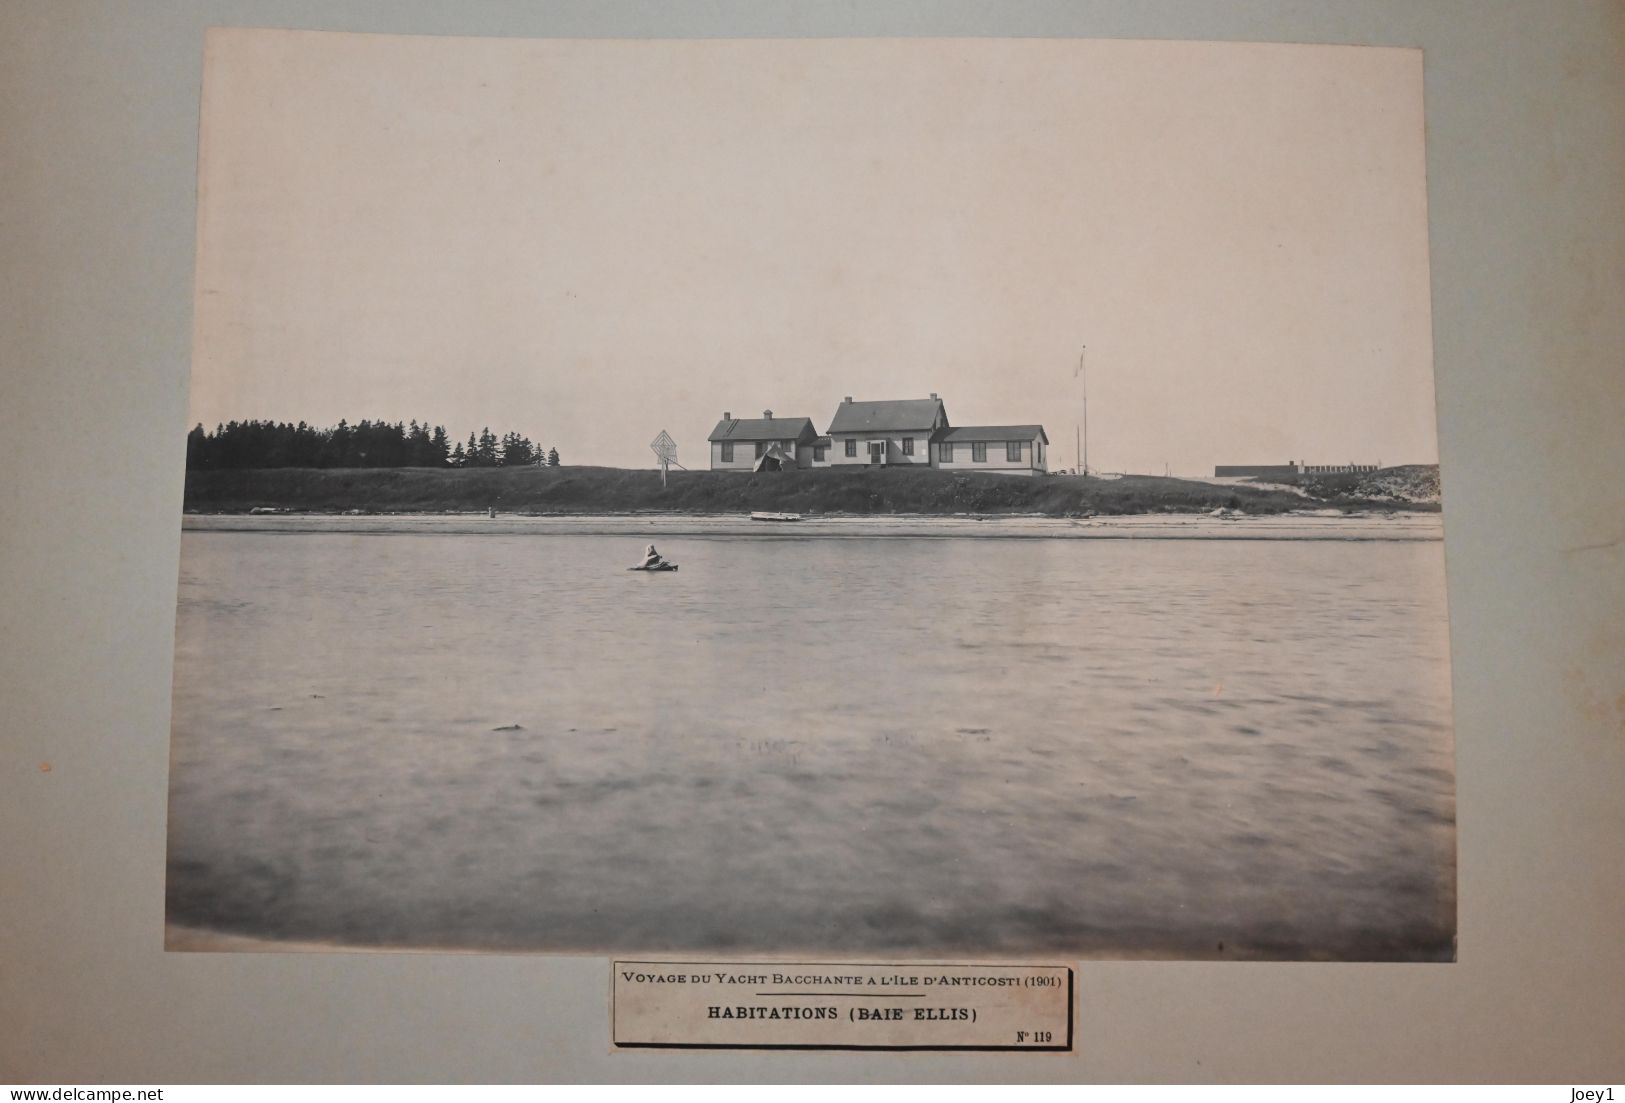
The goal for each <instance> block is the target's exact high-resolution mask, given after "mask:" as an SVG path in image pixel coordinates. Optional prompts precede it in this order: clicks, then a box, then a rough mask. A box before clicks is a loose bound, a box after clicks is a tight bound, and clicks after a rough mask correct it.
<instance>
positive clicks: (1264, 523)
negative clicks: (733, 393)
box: [182, 510, 1444, 541]
mask: <svg viewBox="0 0 1625 1103" xmlns="http://www.w3.org/2000/svg"><path fill="white" fill-rule="evenodd" d="M182 528H183V530H184V531H187V532H266V533H275V532H289V533H294V532H299V533H313V532H331V533H351V534H386V533H443V534H447V535H453V534H455V535H500V536H522V535H532V534H534V535H538V536H541V535H555V536H585V535H602V536H639V537H642V536H693V537H704V536H751V537H761V538H769V539H809V538H813V539H818V538H822V539H840V538H843V537H853V538H855V537H864V538H872V537H887V536H896V537H913V538H919V537H950V536H951V537H979V538H984V539H988V538H991V539H1068V540H1125V539H1138V540H1398V541H1418V540H1420V541H1435V540H1442V539H1443V538H1444V522H1443V519H1442V517H1441V516H1440V515H1439V514H1437V513H1356V514H1344V513H1341V512H1338V511H1335V510H1326V511H1305V512H1302V513H1291V514H1277V515H1266V516H1248V515H1242V516H1229V517H1216V516H1214V515H1212V514H1175V513H1165V514H1138V515H1131V516H1113V517H1089V518H1068V517H1042V516H1033V515H997V516H987V515H983V516H969V515H964V516H928V515H923V514H913V515H910V514H892V515H889V516H886V517H875V516H840V515H828V514H825V515H819V516H811V517H806V518H804V519H802V520H800V521H793V522H773V521H753V520H750V519H749V518H748V517H744V516H740V515H737V514H733V515H718V514H692V513H628V514H586V515H568V514H549V515H545V516H538V515H529V514H518V513H512V514H510V513H498V514H497V515H496V516H495V517H489V516H487V515H486V514H484V513H453V514H424V513H405V514H362V515H342V514H316V513H278V514H195V513H189V514H186V515H185V516H184V518H183V521H182Z"/></svg>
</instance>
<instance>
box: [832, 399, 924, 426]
mask: <svg viewBox="0 0 1625 1103" xmlns="http://www.w3.org/2000/svg"><path fill="white" fill-rule="evenodd" d="M939 417H940V418H943V419H945V417H946V415H944V414H943V411H942V399H940V398H905V399H899V400H897V401H893V402H843V403H841V404H840V405H839V406H837V407H835V416H834V417H833V418H832V419H831V420H830V423H829V431H830V432H831V433H868V432H875V431H884V430H887V429H930V428H931V427H933V426H934V425H936V424H937V422H938V420H939Z"/></svg>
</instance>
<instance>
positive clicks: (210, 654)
mask: <svg viewBox="0 0 1625 1103" xmlns="http://www.w3.org/2000/svg"><path fill="white" fill-rule="evenodd" d="M634 545H636V546H634ZM182 549H183V550H182V570H181V575H182V577H181V590H180V610H179V620H178V642H177V654H176V677H175V681H176V689H175V714H174V717H175V718H174V731H173V744H172V777H171V794H170V803H171V808H170V855H169V918H170V921H171V922H172V923H175V924H178V925H183V926H187V927H201V928H208V929H212V930H216V931H221V932H229V933H233V934H243V935H253V936H259V937H264V938H274V939H298V940H319V941H331V942H337V943H346V944H354V945H369V946H419V947H449V946H465V947H485V948H497V949H524V950H554V951H604V952H608V951H611V950H623V951H629V950H639V951H665V950H682V951H691V950H694V951H698V950H703V951H740V952H744V951H764V950H789V949H799V950H818V951H823V952H826V953H844V952H853V953H856V952H860V951H861V952H873V951H890V952H893V953H897V954H907V955H941V954H949V953H955V952H979V953H983V954H989V953H1000V954H1021V953H1029V952H1036V951H1042V952H1070V953H1076V954H1085V955H1090V954H1101V955H1142V954H1143V955H1151V956H1159V957H1225V956H1243V957H1278V958H1303V957H1312V958H1318V957H1332V958H1382V959H1389V958H1449V957H1450V956H1451V955H1452V953H1453V950H1452V943H1453V937H1454V929H1455V918H1454V916H1455V863H1454V837H1455V833H1454V818H1455V811H1454V807H1455V805H1454V781H1453V772H1452V753H1451V730H1450V718H1449V717H1450V707H1449V688H1448V651H1447V640H1446V625H1445V610H1444V587H1443V562H1442V554H1441V547H1440V545H1438V544H1338V543H1293V542H1280V543H1228V542H1207V541H1188V542H1160V541H1144V542H1142V541H1121V542H1119V541H1101V542H1093V541H1050V540H996V539H995V540H970V539H966V540H953V539H854V540H760V539H748V538H729V539H690V540H674V541H670V542H666V541H662V543H661V549H660V550H661V552H662V553H664V554H665V555H667V556H668V557H669V558H672V559H674V560H676V561H678V562H679V563H681V564H682V570H681V572H680V573H678V574H667V575H644V574H636V573H628V572H625V571H623V570H621V569H620V567H621V566H622V564H623V561H624V562H631V561H632V559H633V558H634V557H635V556H636V555H637V554H638V552H639V551H641V544H640V543H639V542H638V541H636V540H629V539H628V538H626V537H605V536H513V537H508V536H429V535H421V536H420V535H392V536H346V535H264V534H236V533H222V534H207V533H188V534H186V535H185V536H184V538H183V541H182Z"/></svg>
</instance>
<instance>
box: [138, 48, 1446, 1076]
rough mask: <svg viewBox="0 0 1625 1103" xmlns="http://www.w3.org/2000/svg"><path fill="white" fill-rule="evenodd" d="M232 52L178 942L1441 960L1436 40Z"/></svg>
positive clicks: (959, 994)
mask: <svg viewBox="0 0 1625 1103" xmlns="http://www.w3.org/2000/svg"><path fill="white" fill-rule="evenodd" d="M206 52H207V56H206V65H205V79H204V87H203V110H202V118H201V145H200V156H199V161H200V165H199V181H198V207H199V209H198V223H197V225H198V245H197V273H196V314H195V334H194V361H193V374H192V390H191V398H190V402H191V417H190V421H191V423H192V425H193V427H192V428H191V430H190V433H189V435H188V438H187V447H186V465H187V471H186V494H185V513H184V516H183V517H182V518H181V519H180V520H181V524H182V529H183V534H182V538H181V558H180V587H179V607H178V611H177V631H176V651H175V684H174V710H173V726H172V733H171V751H170V754H171V759H170V761H171V767H170V790H169V821H168V822H169V827H168V831H169V838H168V869H167V945H168V946H169V947H170V948H171V949H175V950H313V951H319V950H340V949H342V950H357V949H366V950H476V951H493V952H505V953H513V952H525V953H551V954H595V955H602V956H605V957H615V958H618V959H620V960H621V961H623V962H648V961H654V962H662V963H667V964H663V965H661V968H662V969H665V968H668V966H669V963H670V962H671V961H672V960H676V961H678V962H685V961H687V962H716V961H718V960H722V961H725V962H726V961H730V960H731V961H735V962H744V961H752V960H766V961H770V962H771V961H787V962H802V963H807V962H812V963H820V964H818V965H817V966H816V968H814V967H812V966H808V967H806V968H801V969H799V970H797V969H789V968H781V969H777V970H775V969H773V968H764V969H761V970H756V971H754V972H751V971H746V970H745V969H743V967H740V968H733V967H729V968H732V972H731V973H729V974H728V975H729V976H738V977H744V978H746V979H745V980H742V981H740V982H739V983H737V984H734V983H731V982H727V981H724V980H722V979H720V978H721V977H722V976H723V975H724V970H723V968H722V967H718V968H716V969H710V968H707V969H706V970H703V971H700V972H698V973H695V972H694V971H693V970H692V969H686V970H685V969H684V968H682V967H680V966H677V967H671V968H676V969H677V971H678V972H679V973H681V974H684V975H692V976H698V977H703V978H705V980H704V982H703V984H698V983H696V984H688V982H685V984H687V985H688V986H687V987H685V988H683V989H682V991H680V992H679V991H677V990H676V989H663V988H661V987H659V986H660V985H661V984H664V982H663V981H661V980H659V979H658V978H659V976H661V975H664V974H660V973H659V972H658V970H655V969H654V968H653V967H649V968H645V969H642V971H641V973H642V975H645V976H648V977H655V978H656V979H655V980H652V981H649V982H647V983H644V982H637V981H633V980H628V981H626V982H624V984H623V985H622V987H621V988H620V989H618V990H617V998H618V999H619V1000H621V1001H622V1005H621V1008H620V1010H621V1011H622V1012H624V1014H623V1015H622V1016H621V1018H620V1019H619V1020H618V1023H619V1025H618V1027H617V1029H624V1031H625V1032H626V1033H625V1035H624V1038H623V1040H622V1043H620V1044H626V1045H660V1044H679V1043H681V1044H688V1043H689V1042H693V1041H694V1040H695V1039H699V1042H706V1040H707V1039H710V1038H711V1033H709V1032H714V1031H716V1030H718V1029H723V1028H719V1027H718V1023H719V1022H722V1021H723V1020H731V1019H736V1018H757V1017H762V1018H764V1023H763V1025H762V1028H761V1029H762V1030H763V1032H764V1033H763V1034H762V1037H764V1038H767V1037H771V1038H778V1037H779V1035H777V1034H772V1033H771V1031H773V1030H777V1029H778V1026H775V1025H773V1024H772V1023H771V1022H770V1021H769V1020H770V1019H771V1016H769V1015H767V1013H765V1012H764V1014H763V1016H756V1014H755V1012H750V1013H749V1014H748V1015H742V1016H740V1015H735V1014H734V1013H733V1011H732V1010H731V1009H734V1008H739V1007H746V1008H750V1007H758V1006H760V1007H768V1008H780V1009H782V1008H791V1009H797V1008H800V1009H803V1010H811V1009H814V1008H816V1007H829V1008H835V1009H838V1012H836V1011H832V1012H830V1016H831V1017H829V1018H828V1019H827V1020H824V1019H817V1020H816V1021H817V1022H818V1023H819V1024H820V1025H818V1026H817V1027H816V1030H815V1031H814V1032H815V1033H817V1032H824V1033H820V1034H819V1037H824V1036H825V1033H827V1034H828V1036H829V1037H831V1038H846V1037H848V1036H855V1035H856V1034H857V1033H858V1032H862V1034H863V1036H864V1037H865V1038H868V1039H870V1041H872V1040H873V1039H876V1038H881V1039H886V1038H890V1039H892V1042H888V1043H886V1044H892V1043H896V1044H903V1042H899V1041H898V1039H900V1038H904V1036H905V1034H906V1040H908V1044H914V1042H916V1041H918V1039H920V1038H922V1037H926V1036H927V1035H925V1034H921V1033H920V1032H919V1031H935V1032H936V1033H935V1034H930V1035H929V1036H930V1037H932V1038H939V1039H948V1040H949V1041H950V1042H951V1044H953V1045H959V1046H969V1047H973V1048H974V1047H976V1046H980V1045H983V1044H984V1042H985V1043H986V1044H989V1045H998V1046H1005V1045H1013V1044H1016V1039H1017V1035H1018V1034H1019V1035H1020V1036H1021V1037H1020V1043H1021V1044H1022V1045H1027V1046H1033V1045H1038V1046H1040V1047H1043V1046H1051V1045H1053V1046H1055V1047H1058V1048H1059V1047H1060V1046H1061V1043H1060V1041H1059V1039H1060V1038H1061V1037H1062V1036H1063V1034H1064V1036H1065V1038H1066V1044H1067V1045H1068V1046H1069V1045H1070V1035H1071V1014H1072V1003H1071V996H1070V992H1071V989H1070V982H1071V981H1070V973H1069V972H1066V971H1065V970H1064V969H1062V970H1061V972H1056V971H1055V970H1056V969H1060V968H1061V966H1064V964H1065V963H1066V962H1070V961H1075V960H1076V959H1079V958H1159V959H1242V960H1259V959H1264V960H1343V961H1450V960H1453V959H1454V956H1455V933H1456V894H1455V883H1456V866H1455V779H1454V768H1453V734H1452V724H1451V699H1450V666H1449V640H1448V625H1447V619H1446V609H1445V587H1444V546H1443V543H1442V536H1443V525H1442V517H1441V513H1440V493H1439V468H1438V448H1437V441H1436V434H1435V418H1434V398H1433V374H1432V351H1431V339H1430V312H1429V289H1428V252H1427V210H1426V190H1425V186H1424V175H1423V170H1424V149H1423V114H1422V59H1421V54H1420V52H1419V51H1414V50H1403V49H1371V48H1354V47H1333V46H1308V45H1255V44H1243V43H1188V42H1148V41H1082V40H1068V41H1061V40H1021V41H1003V40H965V39H944V40H916V39H898V40H861V39H852V40H794V41H774V40H753V41H725V40H707V41H682V40H664V41H661V40H639V41H604V40H594V41H587V40H577V41H560V40H546V41H526V40H519V39H477V38H436V37H396V36H385V35H365V34H340V33H312V32H294V31H280V30H231V29H225V30H216V31H213V32H211V33H210V34H209V36H208V39H207V44H206ZM843 961H846V962H851V963H854V964H853V965H852V969H854V970H857V971H856V972H851V973H850V975H851V976H861V977H863V978H866V979H865V983H867V978H868V977H870V976H873V977H876V978H883V977H905V976H914V977H918V978H920V979H919V980H918V984H919V986H920V988H919V990H918V992H913V991H910V990H907V989H906V987H904V986H901V982H898V983H897V984H895V985H893V987H891V988H889V989H887V990H886V991H885V993H884V996H885V998H884V999H881V998H879V997H868V996H863V995H860V994H857V993H855V992H853V991H849V990H848V991H843V990H842V989H841V987H840V986H841V984H843V983H845V982H844V981H842V980H841V979H840V978H842V977H846V976H848V972H846V971H843V969H841V968H839V967H837V966H838V965H839V963H840V962H843ZM898 961H924V962H933V963H938V964H937V965H934V966H932V970H936V969H940V972H934V971H931V970H925V969H911V968H902V967H898V966H895V965H875V966H872V967H871V966H869V965H864V966H863V969H869V970H871V971H870V972H864V971H863V969H858V966H857V963H871V962H883V963H884V962H898ZM954 961H960V962H965V963H967V965H966V966H965V967H964V968H962V969H959V970H957V971H956V970H955V969H953V968H950V967H949V966H943V965H941V964H940V963H943V962H950V963H951V962H954ZM1023 961H1027V962H1042V963H1047V964H1046V965H1045V966H1044V967H1042V968H1040V967H1039V966H1037V965H1034V966H1033V967H1032V969H1031V970H1029V971H1027V972H1021V971H1019V970H1017V971H1014V972H1010V973H1008V974H1006V973H1004V972H1000V970H1005V969H1011V968H1013V966H1011V965H1009V964H1005V963H1020V962H1023ZM832 962H833V963H836V965H835V966H832V965H830V963H832ZM983 962H986V963H991V964H988V965H987V966H986V967H985V969H983V967H982V966H981V965H977V966H976V968H974V969H973V968H971V966H970V965H969V964H968V963H983ZM1056 963H1060V964H1059V965H1057V964H1056ZM1052 966H1053V968H1052ZM977 969H983V971H981V972H977V971H976V970H977ZM1046 969H1047V970H1048V971H1045V970H1046ZM1035 970H1036V971H1035ZM627 972H629V973H632V974H634V975H636V974H638V973H639V970H637V969H628V970H627ZM1063 972H1065V974H1066V975H1065V987H1064V991H1065V993H1066V997H1065V1001H1064V1006H1063V1004H1062V1003H1061V1002H1058V997H1057V993H1059V992H1062V991H1063V985H1062V982H1061V981H1060V980H1058V979H1056V978H1057V977H1060V976H1061V975H1062V973H1063ZM781 973H782V974H783V976H784V977H785V978H787V979H786V980H785V981H784V982H782V983H780V982H776V981H775V980H774V977H775V976H776V975H778V974H781ZM1006 975H1008V976H1012V977H1021V978H1028V977H1031V978H1038V979H1035V980H1032V981H1030V982H1029V981H1027V980H1025V979H1024V980H1023V983H1031V984H1032V985H1033V987H1031V988H1030V989H1021V990H1020V991H1016V990H1015V989H1008V990H1001V986H1000V984H999V983H995V980H996V979H997V978H999V977H1003V976H1006ZM939 976H940V977H942V978H959V977H963V978H976V977H987V978H994V980H985V981H984V980H974V979H967V980H963V981H961V980H952V982H951V983H952V985H954V986H961V987H959V990H957V991H949V989H950V982H949V980H946V979H945V980H942V981H940V982H939V981H937V980H936V979H935V978H937V977H939ZM807 977H813V978H824V979H828V980H829V983H828V984H823V980H819V982H818V983H819V984H823V986H822V987H819V986H818V985H817V984H813V982H812V981H808V980H806V978H807ZM757 978H761V979H760V980H758V979H757ZM798 978H800V980H801V981H804V982H805V983H802V984H799V985H798ZM928 978H929V979H928ZM617 983H620V982H617ZM877 984H878V981H877ZM808 985H812V986H811V987H808ZM1005 987H1006V988H1008V986H1005ZM927 988H929V992H928V991H927ZM876 991H877V992H878V991H880V989H878V988H877V989H876ZM944 992H947V993H948V995H949V996H951V997H952V998H946V997H945V998H943V999H942V1000H940V1001H938V1002H940V1003H941V1007H940V1008H939V1007H937V1004H936V1003H932V1004H931V1005H930V1007H929V1008H928V1010H931V1014H929V1015H925V1014H923V1013H922V1014H921V1015H916V1014H915V1011H916V1008H915V1006H914V1004H916V1003H918V1004H919V1006H920V1007H921V1008H925V1007H926V1004H925V1003H921V1002H920V1001H921V1000H937V998H938V996H939V995H942V994H943V993H944ZM966 993H970V994H972V995H975V997H976V998H975V999H969V998H968V997H967V995H966ZM672 999H676V1000H678V1002H677V1003H675V1004H670V1005H668V1004H665V1003H659V1002H648V1001H665V1000H672ZM627 1001H630V1002H627ZM640 1001H644V1002H640ZM683 1001H687V1002H683ZM798 1001H800V1002H798ZM888 1001H889V1002H888ZM911 1001H913V1002H911ZM1001 1001H1003V1002H1001ZM869 1004H872V1005H873V1006H872V1007H871V1008H870V1010H868V1011H865V1012H859V1011H858V1010H857V1007H858V1006H859V1005H866V1006H867V1005H869ZM882 1004H884V1007H885V1008H895V1009H896V1010H895V1013H894V1012H893V1011H892V1010H884V1011H883V1009H882ZM713 1007H715V1008H719V1009H724V1010H727V1011H728V1014H726V1015H725V1014H723V1011H722V1010H719V1011H718V1012H717V1014H716V1016H714V1017H713V1016H712V1014H711V1009H712V1008H713ZM662 1008H665V1009H666V1010H662ZM671 1008H676V1010H670V1009H671ZM939 1011H940V1012H941V1013H940V1014H939V1013H938V1012H939ZM668 1012H669V1014H670V1015H682V1016H689V1018H688V1019H686V1020H684V1021H685V1022H688V1023H689V1026H685V1027H684V1028H683V1030H682V1031H679V1032H677V1033H673V1030H674V1029H675V1028H673V1027H672V1026H671V1021H670V1020H669V1019H668V1018H667V1017H666V1016H667V1015H668ZM783 1015H784V1018H785V1019H786V1021H788V1020H790V1019H794V1020H795V1021H796V1022H800V1019H801V1018H802V1017H803V1016H802V1015H801V1011H800V1010H791V1011H784V1013H783ZM1001 1016H1002V1017H1001ZM916 1018H918V1019H920V1021H921V1023H923V1024H925V1025H922V1026H920V1027H919V1028H918V1029H917V1030H915V1031H914V1032H913V1033H908V1032H903V1033H887V1032H889V1031H902V1030H903V1028H902V1027H901V1026H897V1027H894V1026H893V1025H891V1024H893V1023H900V1022H902V1021H904V1020H908V1021H909V1022H912V1021H913V1020H914V1019H916ZM837 1019H839V1022H837ZM842 1024H844V1025H842ZM780 1025H782V1024H780ZM725 1026H726V1028H727V1029H733V1027H732V1026H727V1024H725ZM994 1027H996V1029H994ZM690 1028H692V1029H690ZM984 1028H986V1029H984ZM753 1029H754V1028H753ZM797 1029H802V1028H800V1027H798V1028H797ZM911 1029H912V1028H911ZM806 1036H807V1035H805V1034H801V1035H797V1037H806ZM674 1038H675V1039H677V1041H676V1042H673V1041H672V1039H674ZM1035 1038H1036V1039H1040V1040H1039V1041H1036V1042H1035V1040H1034V1039H1035ZM988 1039H991V1041H988ZM699 1042H696V1043H695V1044H699Z"/></svg>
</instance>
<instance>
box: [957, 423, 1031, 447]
mask: <svg viewBox="0 0 1625 1103" xmlns="http://www.w3.org/2000/svg"><path fill="white" fill-rule="evenodd" d="M1034 437H1037V438H1039V439H1040V440H1042V441H1043V442H1044V443H1045V444H1048V443H1049V437H1048V436H1046V435H1045V433H1044V427H1043V426H1042V425H960V426H956V427H955V428H952V429H944V430H943V431H942V432H941V434H939V435H938V437H937V439H938V440H940V441H951V442H958V441H987V440H1032V439H1033V438H1034Z"/></svg>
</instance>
